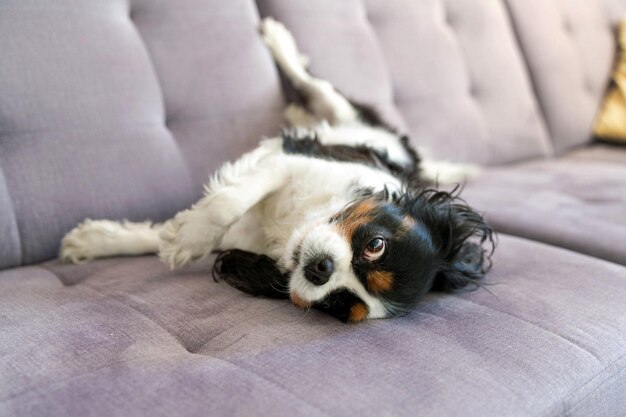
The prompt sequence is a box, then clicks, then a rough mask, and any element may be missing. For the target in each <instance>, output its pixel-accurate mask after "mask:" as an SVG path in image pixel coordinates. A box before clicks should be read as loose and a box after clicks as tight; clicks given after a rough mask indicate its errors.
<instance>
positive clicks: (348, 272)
mask: <svg viewBox="0 0 626 417" xmlns="http://www.w3.org/2000/svg"><path fill="white" fill-rule="evenodd" d="M352 256H353V251H352V247H351V245H350V242H348V241H347V239H346V236H345V235H344V234H342V233H340V231H339V229H338V228H337V226H336V225H334V224H323V225H320V226H317V227H315V228H313V229H312V230H310V231H309V233H307V234H306V236H304V238H303V239H302V241H301V244H300V251H299V256H298V257H297V259H295V260H294V261H295V263H294V265H293V269H292V271H293V272H292V274H291V280H290V283H289V291H290V293H291V298H292V301H293V302H294V304H296V305H298V306H300V307H307V306H310V305H312V304H313V303H315V302H320V301H322V300H323V299H324V298H325V297H326V296H327V295H328V294H330V293H331V292H333V291H335V290H338V289H348V290H350V291H351V292H353V293H354V294H356V295H357V296H358V297H359V298H360V299H361V300H362V301H363V302H364V303H365V304H366V305H367V307H368V310H369V314H368V316H367V318H383V317H386V316H387V311H386V309H385V307H384V306H383V304H382V303H381V302H380V301H379V300H378V299H377V298H376V297H374V296H372V295H371V294H370V293H369V292H367V290H366V289H365V287H364V286H363V284H362V283H361V281H359V279H358V278H357V276H356V275H355V273H354V270H353V269H352ZM322 257H329V258H331V259H332V260H333V263H334V272H333V274H332V275H331V276H330V279H329V281H328V282H327V283H326V284H324V285H315V284H313V283H311V282H309V281H308V280H307V279H306V278H305V276H304V266H305V265H306V264H307V263H309V262H310V261H313V260H315V259H320V258H322Z"/></svg>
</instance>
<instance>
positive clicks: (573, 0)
mask: <svg viewBox="0 0 626 417" xmlns="http://www.w3.org/2000/svg"><path fill="white" fill-rule="evenodd" d="M611 1H612V2H613V7H612V8H611V9H610V11H611V12H612V13H613V16H615V13H617V9H618V7H617V6H619V5H618V4H617V1H616V0H611ZM621 1H622V3H624V2H623V0H621ZM506 2H507V5H508V7H509V9H510V15H511V19H512V22H513V24H514V26H515V29H516V32H517V34H518V39H519V44H520V47H521V48H522V50H523V52H524V55H525V57H526V63H527V65H528V68H529V69H530V74H531V76H532V80H533V83H534V86H535V90H536V94H537V97H538V98H539V102H540V103H541V107H542V111H543V114H544V118H545V120H546V124H547V126H548V131H549V132H550V137H551V138H552V141H553V143H554V148H555V151H556V153H557V154H562V153H563V152H565V151H567V150H569V149H571V148H572V147H574V146H579V145H582V144H585V143H587V142H589V141H590V139H591V131H592V125H593V120H594V118H595V115H596V112H597V110H598V106H599V104H600V102H601V100H602V97H603V96H604V93H605V91H606V87H607V85H608V82H609V77H610V74H611V69H612V66H613V61H614V56H615V36H614V33H613V29H612V19H611V16H610V15H609V13H607V9H606V8H605V7H604V4H603V3H602V2H600V1H590V0H506Z"/></svg>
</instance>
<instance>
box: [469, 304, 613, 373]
mask: <svg viewBox="0 0 626 417" xmlns="http://www.w3.org/2000/svg"><path fill="white" fill-rule="evenodd" d="M458 299H460V300H463V301H465V302H467V303H470V304H474V305H477V306H481V307H483V308H486V309H489V310H492V311H496V312H498V313H500V314H504V315H505V316H509V317H512V318H514V319H517V320H519V321H521V322H524V323H526V324H529V325H531V326H533V327H535V328H537V329H541V330H543V331H545V332H546V333H549V334H551V335H553V336H556V337H558V338H560V339H562V340H564V341H566V342H568V343H569V344H571V345H574V346H575V347H577V348H578V349H580V350H582V351H583V352H585V353H587V354H588V355H590V356H592V357H593V358H594V359H595V360H596V361H597V363H598V364H599V365H601V366H604V364H603V363H602V361H601V360H600V358H599V357H598V356H597V355H596V354H595V353H593V352H591V351H589V350H587V349H585V348H584V347H582V346H580V345H579V344H578V343H576V342H574V341H573V340H571V339H569V338H567V337H565V336H563V335H560V334H558V333H556V332H554V331H552V330H548V329H546V328H545V327H542V326H540V325H538V324H536V323H533V322H531V321H528V320H526V319H524V318H522V317H519V316H516V315H515V314H511V313H508V312H506V311H502V310H498V309H496V308H493V307H491V306H487V305H485V304H481V303H477V302H475V301H472V300H468V299H466V298H460V297H458Z"/></svg>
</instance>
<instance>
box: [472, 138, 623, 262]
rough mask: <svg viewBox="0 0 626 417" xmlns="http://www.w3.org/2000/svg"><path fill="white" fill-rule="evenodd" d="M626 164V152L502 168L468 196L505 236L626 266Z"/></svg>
mask: <svg viewBox="0 0 626 417" xmlns="http://www.w3.org/2000/svg"><path fill="white" fill-rule="evenodd" d="M624 163H626V152H621V153H620V152H610V153H608V154H607V153H606V151H604V152H602V151H600V150H598V151H596V152H589V151H587V152H579V153H576V154H574V155H572V157H569V156H568V157H565V158H562V159H560V160H553V161H534V162H530V163H525V164H522V165H517V166H515V167H502V168H498V169H493V170H491V171H490V172H489V175H484V176H482V177H481V178H479V179H478V180H476V181H473V182H472V183H470V184H468V185H467V187H466V188H465V190H464V194H463V195H464V198H465V199H466V200H467V201H468V202H469V203H470V204H471V205H472V206H474V207H476V208H477V209H479V210H481V211H482V212H484V213H485V215H486V217H487V219H488V220H489V222H490V223H491V224H493V226H494V227H496V228H497V229H498V230H499V231H501V232H505V233H511V234H514V235H516V236H523V237H526V238H529V239H533V240H538V241H541V242H546V243H549V244H552V245H556V246H561V247H564V248H568V249H571V250H575V251H577V252H581V253H586V254H588V255H592V256H595V257H598V258H601V259H606V260H609V261H612V262H616V263H620V264H622V265H626V251H625V250H624V242H626V218H625V217H624V213H625V208H626V182H625V181H624V171H625V170H624ZM581 172H584V175H580V173H581Z"/></svg>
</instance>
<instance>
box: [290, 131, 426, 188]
mask: <svg viewBox="0 0 626 417" xmlns="http://www.w3.org/2000/svg"><path fill="white" fill-rule="evenodd" d="M282 136H283V151H284V152H285V153H286V154H298V155H306V156H309V157H311V158H319V159H325V160H329V161H338V162H354V163H360V164H364V165H369V166H372V167H376V168H379V169H382V170H385V171H387V172H389V173H391V174H393V175H395V176H398V177H400V178H401V179H403V180H406V181H410V180H413V179H414V177H415V176H416V174H417V165H411V168H406V167H402V166H400V165H398V164H396V163H394V162H393V161H391V160H390V159H389V157H388V156H387V153H386V152H379V151H377V150H375V149H371V148H369V147H367V146H347V145H323V144H322V143H321V142H320V141H319V139H318V138H317V137H316V136H315V134H314V133H311V134H310V135H309V136H304V137H303V136H301V135H298V134H297V133H295V131H290V130H285V131H283V133H282Z"/></svg>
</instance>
